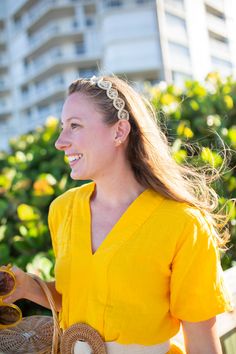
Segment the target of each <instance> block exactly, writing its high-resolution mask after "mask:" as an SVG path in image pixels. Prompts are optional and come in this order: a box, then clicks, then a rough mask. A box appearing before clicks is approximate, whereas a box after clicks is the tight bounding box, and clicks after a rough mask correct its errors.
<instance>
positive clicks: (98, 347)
mask: <svg viewBox="0 0 236 354" xmlns="http://www.w3.org/2000/svg"><path fill="white" fill-rule="evenodd" d="M78 340H81V341H85V342H87V343H88V344H89V345H90V347H91V349H92V353H93V354H106V353H107V352H106V347H105V343H104V342H103V340H102V337H101V336H100V334H99V333H98V332H97V331H96V330H95V329H94V328H92V327H90V326H89V325H87V324H86V323H76V324H74V325H72V326H71V327H69V328H68V329H66V330H65V332H64V333H63V335H62V337H61V353H62V354H71V353H73V352H74V351H73V349H74V345H75V342H76V341H78Z"/></svg>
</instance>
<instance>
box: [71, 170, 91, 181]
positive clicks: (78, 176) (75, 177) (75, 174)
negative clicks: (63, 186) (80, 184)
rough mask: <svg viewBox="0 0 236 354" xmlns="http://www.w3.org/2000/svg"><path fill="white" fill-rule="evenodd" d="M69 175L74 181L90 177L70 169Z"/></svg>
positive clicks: (85, 179)
mask: <svg viewBox="0 0 236 354" xmlns="http://www.w3.org/2000/svg"><path fill="white" fill-rule="evenodd" d="M70 177H71V178H72V179H73V180H75V181H78V180H80V181H87V180H89V179H90V178H89V177H88V176H84V175H82V174H81V173H78V172H76V171H71V173H70Z"/></svg>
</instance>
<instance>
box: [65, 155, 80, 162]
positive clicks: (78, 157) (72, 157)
mask: <svg viewBox="0 0 236 354" xmlns="http://www.w3.org/2000/svg"><path fill="white" fill-rule="evenodd" d="M67 157H68V160H69V162H70V163H71V162H75V161H78V160H81V159H82V157H83V154H76V155H70V156H67Z"/></svg>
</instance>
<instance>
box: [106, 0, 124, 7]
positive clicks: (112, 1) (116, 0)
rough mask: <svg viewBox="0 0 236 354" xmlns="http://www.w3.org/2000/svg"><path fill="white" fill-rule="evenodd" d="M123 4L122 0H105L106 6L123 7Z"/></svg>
mask: <svg viewBox="0 0 236 354" xmlns="http://www.w3.org/2000/svg"><path fill="white" fill-rule="evenodd" d="M122 5H123V1H122V0H105V6H106V7H121V6H122Z"/></svg>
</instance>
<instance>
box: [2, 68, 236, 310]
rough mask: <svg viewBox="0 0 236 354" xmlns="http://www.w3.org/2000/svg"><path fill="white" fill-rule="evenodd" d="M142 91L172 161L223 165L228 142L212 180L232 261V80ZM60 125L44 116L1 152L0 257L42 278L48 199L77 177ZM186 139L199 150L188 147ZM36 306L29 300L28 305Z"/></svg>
mask: <svg viewBox="0 0 236 354" xmlns="http://www.w3.org/2000/svg"><path fill="white" fill-rule="evenodd" d="M145 95H146V96H148V98H149V99H150V100H151V102H152V103H153V105H154V107H155V109H156V111H157V115H158V118H159V121H160V124H161V127H162V129H163V130H164V132H165V134H166V135H167V136H168V139H169V141H170V145H171V148H172V152H173V156H174V158H175V159H176V161H177V162H178V163H180V164H181V163H184V162H185V161H187V162H190V163H193V164H195V165H196V166H202V165H209V166H212V167H215V168H221V165H222V163H223V160H224V152H222V141H223V142H224V144H226V147H227V149H228V150H230V149H231V152H230V151H229V152H228V153H227V155H228V161H229V163H228V168H227V170H225V171H224V173H223V174H222V177H221V179H220V180H219V181H218V182H215V183H214V188H215V189H216V191H217V193H218V194H219V196H220V205H221V206H223V205H224V203H225V202H227V204H226V208H227V210H228V211H230V221H229V229H230V232H231V243H230V245H229V249H228V251H227V252H226V253H225V254H223V255H222V266H223V268H224V269H227V268H229V267H231V266H233V265H235V264H236V210H235V205H234V204H233V201H230V199H231V198H235V197H236V172H235V166H236V156H235V153H234V151H235V148H236V82H235V81H233V79H232V78H227V79H225V80H222V79H221V78H220V76H219V75H218V74H217V73H211V74H209V75H208V77H207V78H206V81H205V83H204V84H200V83H199V82H197V81H187V82H186V83H185V87H184V88H182V89H180V88H177V87H176V86H173V85H166V84H165V83H160V84H159V85H156V86H151V85H150V84H148V83H147V84H146V87H145ZM58 133H59V125H58V120H57V119H56V118H53V117H49V118H48V119H47V121H46V123H45V125H44V126H43V127H39V128H36V129H35V131H32V132H29V133H28V134H25V135H22V136H20V137H19V138H15V139H12V140H11V141H10V151H9V152H7V153H6V152H1V153H0V265H2V264H7V263H12V264H15V265H17V266H18V267H20V268H22V269H24V270H27V271H28V272H31V273H35V274H38V275H40V276H41V277H42V278H43V279H45V280H47V281H50V280H52V279H53V275H54V274H53V266H54V255H53V251H52V249H51V240H50V235H49V230H48V226H47V214H48V207H49V204H50V202H51V201H52V200H53V199H54V198H56V197H57V196H58V195H60V194H61V193H63V192H64V191H65V190H67V189H69V188H72V187H75V186H78V185H80V184H82V182H80V181H73V180H72V179H71V178H70V169H69V166H68V164H67V163H66V161H65V159H64V154H63V152H59V151H57V150H56V149H55V147H54V142H55V140H56V138H57V136H58ZM186 143H190V144H193V146H198V150H195V153H194V154H192V151H189V147H188V146H186V145H185V144H186ZM196 151H197V152H196ZM190 156H191V158H190ZM188 159H189V161H188ZM20 305H21V307H23V312H24V314H29V313H31V312H32V304H30V303H28V302H27V301H24V302H23V303H21V304H20ZM42 311H43V310H42V308H40V307H37V306H35V308H34V311H33V312H34V313H35V312H36V313H37V312H42ZM44 311H45V310H44Z"/></svg>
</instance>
